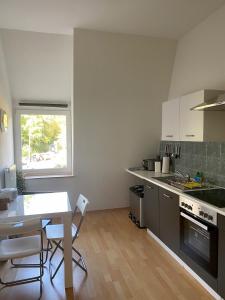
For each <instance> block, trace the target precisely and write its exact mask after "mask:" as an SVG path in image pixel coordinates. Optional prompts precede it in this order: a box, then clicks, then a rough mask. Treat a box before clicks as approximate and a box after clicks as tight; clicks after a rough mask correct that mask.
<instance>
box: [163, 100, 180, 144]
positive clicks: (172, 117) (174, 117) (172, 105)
mask: <svg viewBox="0 0 225 300" xmlns="http://www.w3.org/2000/svg"><path fill="white" fill-rule="evenodd" d="M179 103H180V99H179V98H176V99H174V100H170V101H166V102H163V104H162V140H165V141H179V106H180V104H179Z"/></svg>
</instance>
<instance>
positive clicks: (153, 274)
mask: <svg viewBox="0 0 225 300" xmlns="http://www.w3.org/2000/svg"><path fill="white" fill-rule="evenodd" d="M127 215H128V210H127V209H116V210H109V211H99V212H90V213H88V214H87V216H86V219H85V221H84V224H83V228H82V232H81V234H80V236H79V238H78V239H77V242H76V247H77V248H78V249H79V250H80V251H81V252H82V253H83V256H84V258H85V260H86V263H87V266H88V276H87V277H86V276H85V275H84V273H83V271H81V270H80V269H79V268H78V267H74V290H72V289H71V290H69V291H68V293H67V295H66V294H65V292H64V288H63V268H62V269H61V270H60V272H59V273H58V274H57V276H56V278H55V280H54V285H52V284H51V283H50V280H49V273H48V269H47V268H46V270H45V275H44V292H43V297H42V299H43V300H45V299H46V300H47V299H48V300H58V299H69V300H71V299H79V300H88V299H94V300H111V299H112V300H116V299H136V300H140V299H141V300H145V299H146V300H161V299H166V300H175V299H178V300H203V299H204V300H209V299H213V298H212V297H211V296H210V295H209V294H208V293H207V292H206V291H205V290H204V289H203V288H202V287H201V286H200V285H199V284H198V283H197V282H196V281H195V280H194V279H193V278H192V277H191V276H190V275H189V274H188V273H187V272H186V271H185V270H184V269H183V268H181V267H180V265H179V264H178V263H177V262H175V261H174V259H173V258H171V257H170V256H169V254H167V253H166V252H165V250H163V249H162V248H161V247H160V246H159V245H158V244H157V243H156V242H155V241H154V240H153V239H152V238H150V237H149V236H148V234H147V233H146V231H145V230H141V229H138V228H137V227H136V226H134V225H133V224H132V223H131V221H130V220H129V219H128V217H127ZM27 272H28V271H27V270H25V271H22V270H20V271H19V274H17V273H15V271H14V270H10V274H11V275H10V276H11V277H10V279H12V278H14V277H16V278H18V276H22V275H23V274H25V275H27ZM38 292H39V286H38V283H32V284H26V285H22V286H17V287H12V288H7V289H3V290H2V291H1V292H0V299H4V300H8V299H13V300H32V299H38Z"/></svg>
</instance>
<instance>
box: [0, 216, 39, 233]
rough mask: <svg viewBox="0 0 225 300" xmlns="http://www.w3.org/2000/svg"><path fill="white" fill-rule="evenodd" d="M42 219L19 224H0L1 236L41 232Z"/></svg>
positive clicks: (24, 221)
mask: <svg viewBox="0 0 225 300" xmlns="http://www.w3.org/2000/svg"><path fill="white" fill-rule="evenodd" d="M41 229H42V226H41V219H40V218H34V219H28V220H23V221H18V222H4V223H3V222H2V223H0V236H7V235H17V234H25V233H28V232H32V231H38V230H41Z"/></svg>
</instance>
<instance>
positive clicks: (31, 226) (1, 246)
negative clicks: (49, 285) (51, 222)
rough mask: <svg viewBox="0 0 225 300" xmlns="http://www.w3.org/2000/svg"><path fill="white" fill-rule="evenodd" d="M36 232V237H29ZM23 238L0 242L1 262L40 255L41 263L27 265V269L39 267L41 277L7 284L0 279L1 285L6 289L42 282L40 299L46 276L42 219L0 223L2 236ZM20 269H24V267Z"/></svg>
mask: <svg viewBox="0 0 225 300" xmlns="http://www.w3.org/2000/svg"><path fill="white" fill-rule="evenodd" d="M34 232H36V235H28V234H29V233H30V234H33V233H34ZM24 234H26V236H23V237H17V238H11V239H5V240H1V241H0V261H6V260H12V259H17V258H24V257H29V256H33V255H36V254H38V255H39V259H40V263H39V264H35V265H30V266H29V265H26V267H39V269H40V273H39V275H36V276H33V277H28V278H23V279H20V280H14V281H7V282H5V281H4V280H3V279H2V278H0V284H2V285H3V286H4V287H10V286H15V285H19V284H25V283H31V282H35V281H39V282H40V298H41V295H42V276H43V274H44V266H43V237H42V224H41V220H40V219H30V220H23V221H20V222H11V223H0V236H4V237H5V236H8V237H10V236H15V235H20V236H21V235H24ZM20 267H23V266H22V265H21V266H20Z"/></svg>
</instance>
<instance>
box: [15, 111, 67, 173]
mask: <svg viewBox="0 0 225 300" xmlns="http://www.w3.org/2000/svg"><path fill="white" fill-rule="evenodd" d="M43 111H44V112H43ZM70 120H71V118H70V111H69V110H61V109H59V110H52V109H42V110H38V109H23V110H21V109H18V110H17V112H16V126H15V135H16V139H15V140H16V161H17V166H18V167H19V169H21V170H22V171H23V172H24V174H25V176H26V175H27V176H48V175H71V170H72V168H71V121H70Z"/></svg>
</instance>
